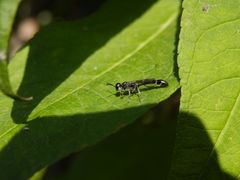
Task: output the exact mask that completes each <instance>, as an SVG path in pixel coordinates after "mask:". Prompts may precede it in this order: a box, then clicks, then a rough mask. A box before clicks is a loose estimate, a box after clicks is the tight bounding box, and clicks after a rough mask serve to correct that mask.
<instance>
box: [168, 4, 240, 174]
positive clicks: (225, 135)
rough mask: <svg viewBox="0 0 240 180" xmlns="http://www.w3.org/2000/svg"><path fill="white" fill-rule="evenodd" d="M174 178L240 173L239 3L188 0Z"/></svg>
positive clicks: (183, 34) (181, 58)
mask: <svg viewBox="0 0 240 180" xmlns="http://www.w3.org/2000/svg"><path fill="white" fill-rule="evenodd" d="M183 7H184V11H183V16H182V22H181V26H182V29H181V34H180V47H179V57H178V64H179V67H180V78H181V86H182V98H181V107H180V111H181V114H180V118H179V124H178V135H177V141H176V143H177V144H176V148H175V156H174V165H173V169H172V172H171V177H173V178H180V177H185V178H192V179H201V178H202V179H207V178H209V179H224V176H227V177H226V178H230V176H232V178H233V177H234V178H237V177H239V174H240V168H239V166H240V163H239V162H240V151H239V149H240V137H239V131H240V123H239V120H240V119H239V117H240V111H239V109H240V94H239V92H240V76H239V72H240V65H239V57H240V13H239V12H240V1H239V0H232V1H227V0H224V1H217V0H211V1H205V0H202V1H191V0H185V1H184V4H183Z"/></svg>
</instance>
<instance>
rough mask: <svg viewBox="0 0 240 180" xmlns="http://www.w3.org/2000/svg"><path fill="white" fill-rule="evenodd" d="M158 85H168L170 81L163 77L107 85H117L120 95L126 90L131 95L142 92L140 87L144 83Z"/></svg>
mask: <svg viewBox="0 0 240 180" xmlns="http://www.w3.org/2000/svg"><path fill="white" fill-rule="evenodd" d="M149 84H151V85H157V86H158V87H167V86H168V83H167V81H165V80H162V79H157V80H156V79H142V80H136V81H125V82H123V83H116V84H115V85H113V84H110V83H107V85H111V86H113V87H115V89H116V91H118V92H119V93H120V96H123V95H124V93H125V92H128V95H129V97H130V96H131V94H133V93H137V94H138V95H139V94H140V90H139V87H140V86H144V85H149Z"/></svg>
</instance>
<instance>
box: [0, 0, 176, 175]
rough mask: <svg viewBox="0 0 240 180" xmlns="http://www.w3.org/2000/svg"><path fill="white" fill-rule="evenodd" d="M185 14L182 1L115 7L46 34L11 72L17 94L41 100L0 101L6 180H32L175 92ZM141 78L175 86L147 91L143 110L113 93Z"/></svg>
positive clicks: (1, 165)
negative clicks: (180, 20)
mask: <svg viewBox="0 0 240 180" xmlns="http://www.w3.org/2000/svg"><path fill="white" fill-rule="evenodd" d="M136 4H137V6H136ZM123 12H124V13H123ZM178 13H179V2H178V1H175V0H171V1H169V0H161V1H154V0H151V1H149V0H141V1H139V0H132V1H130V2H129V1H127V0H124V1H123V0H118V1H109V2H107V3H106V4H104V5H103V7H101V9H100V10H99V11H98V12H96V13H95V14H93V15H92V16H90V17H89V18H87V19H84V20H82V21H80V22H77V21H75V22H62V23H56V24H54V25H51V26H49V27H47V28H45V29H43V30H42V31H41V32H40V33H39V34H38V35H37V37H36V38H35V39H34V40H33V41H32V42H31V43H30V45H29V46H28V47H26V48H25V49H24V50H22V51H21V52H20V53H19V54H17V56H16V58H15V60H14V61H13V63H11V65H10V72H11V74H13V76H12V82H14V85H15V86H14V88H18V93H19V94H23V95H24V94H26V95H28V94H31V95H33V97H34V99H33V101H31V102H30V103H20V102H17V101H15V102H12V101H11V100H8V99H6V98H3V97H1V99H2V101H3V103H4V104H5V106H4V108H1V109H0V121H1V127H0V138H1V141H0V148H1V153H0V168H1V171H3V172H4V174H0V179H4V178H5V179H6V178H10V179H11V178H18V179H19V178H20V179H26V178H27V177H29V176H31V175H32V174H33V173H34V172H35V171H37V170H39V169H41V168H43V167H45V166H46V165H48V164H49V163H53V162H54V161H56V160H58V159H60V158H62V157H64V156H66V155H68V154H70V153H72V152H75V151H78V150H79V149H81V148H83V147H85V146H89V145H92V144H95V143H96V142H98V141H100V140H102V139H103V138H105V137H106V136H108V135H109V134H111V133H113V132H115V131H117V130H118V129H119V128H121V127H123V126H125V125H127V124H129V123H131V122H133V121H134V120H135V119H136V118H137V117H139V116H141V115H142V114H144V113H145V112H146V111H147V110H148V109H149V108H151V107H153V106H154V105H156V104H157V103H159V102H160V101H162V100H164V99H166V98H168V97H169V96H170V95H171V94H172V93H173V92H175V91H176V89H177V88H178V87H179V84H178V81H177V78H176V77H175V69H174V68H175V67H174V52H175V41H176V39H175V36H176V33H177V28H178V27H177V17H178ZM26 59H27V60H26ZM24 60H26V61H24ZM24 67H25V69H24ZM142 78H158V79H164V80H166V81H167V82H168V83H169V86H168V87H166V88H151V87H143V88H141V89H140V90H141V102H139V99H138V97H137V95H133V96H131V97H130V99H128V97H127V96H126V97H124V98H120V97H117V96H116V95H115V93H116V92H115V89H114V88H113V87H112V86H107V85H106V83H116V82H123V81H126V80H127V81H128V80H137V79H142ZM20 82H21V84H20V86H19V87H18V84H19V83H20ZM11 108H12V111H11V112H10V113H9V109H11ZM23 162H24V163H23ZM10 167H11V168H10ZM13 171H14V173H13Z"/></svg>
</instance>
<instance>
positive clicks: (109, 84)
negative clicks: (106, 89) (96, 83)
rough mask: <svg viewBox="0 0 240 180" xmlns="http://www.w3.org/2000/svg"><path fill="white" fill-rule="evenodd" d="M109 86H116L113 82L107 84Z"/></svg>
mask: <svg viewBox="0 0 240 180" xmlns="http://www.w3.org/2000/svg"><path fill="white" fill-rule="evenodd" d="M106 85H107V86H113V87H115V86H114V85H113V84H111V83H107V84H106Z"/></svg>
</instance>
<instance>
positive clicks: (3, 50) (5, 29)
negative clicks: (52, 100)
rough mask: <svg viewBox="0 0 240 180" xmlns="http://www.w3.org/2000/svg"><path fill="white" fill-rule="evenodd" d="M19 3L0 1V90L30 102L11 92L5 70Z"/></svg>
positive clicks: (17, 0) (17, 1)
mask: <svg viewBox="0 0 240 180" xmlns="http://www.w3.org/2000/svg"><path fill="white" fill-rule="evenodd" d="M19 2H20V0H12V1H9V0H0V90H1V91H2V92H3V93H4V94H5V95H7V96H9V97H12V98H14V99H20V100H31V97H30V98H24V97H20V96H17V95H16V94H15V93H14V92H13V90H12V87H11V83H10V81H9V75H8V68H7V58H8V57H7V56H8V42H9V37H10V34H11V32H12V24H13V21H14V17H15V14H16V11H17V7H18V4H19Z"/></svg>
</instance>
